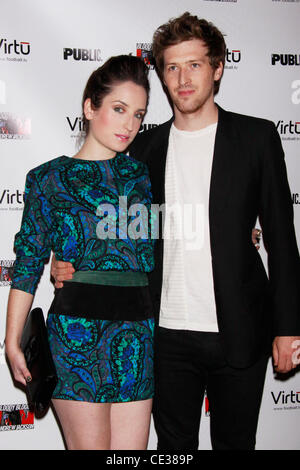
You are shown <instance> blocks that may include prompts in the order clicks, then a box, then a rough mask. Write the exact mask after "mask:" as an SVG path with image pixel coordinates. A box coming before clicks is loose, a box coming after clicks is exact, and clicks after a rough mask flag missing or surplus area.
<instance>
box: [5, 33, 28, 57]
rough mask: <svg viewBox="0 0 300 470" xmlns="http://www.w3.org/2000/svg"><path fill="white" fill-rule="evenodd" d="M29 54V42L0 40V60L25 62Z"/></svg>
mask: <svg viewBox="0 0 300 470" xmlns="http://www.w3.org/2000/svg"><path fill="white" fill-rule="evenodd" d="M29 54H30V42H28V41H17V40H16V39H13V40H9V39H6V38H0V60H8V61H13V62H27V57H28V56H29Z"/></svg>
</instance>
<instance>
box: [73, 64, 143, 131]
mask: <svg viewBox="0 0 300 470" xmlns="http://www.w3.org/2000/svg"><path fill="white" fill-rule="evenodd" d="M148 72H149V70H148V67H147V66H146V64H145V62H144V61H143V60H142V59H141V58H139V57H135V56H132V55H119V56H115V57H111V58H110V59H108V60H107V61H106V62H105V63H104V64H103V65H102V66H101V67H99V68H98V69H97V70H95V71H94V72H93V73H92V75H91V76H90V78H89V79H88V81H87V84H86V87H85V90H84V92H83V97H82V120H83V123H84V126H85V127H84V128H85V131H86V135H87V134H88V132H89V121H88V120H87V119H86V118H85V115H84V112H83V109H84V103H85V101H86V100H87V99H88V98H90V100H91V107H92V109H98V108H100V106H101V104H102V101H103V99H104V98H105V96H106V95H108V94H109V93H110V92H111V91H112V88H113V87H114V86H115V85H117V84H120V83H124V82H133V83H135V84H136V85H140V86H141V87H143V88H144V90H145V91H146V94H147V105H148V101H149V91H150V86H149V80H148Z"/></svg>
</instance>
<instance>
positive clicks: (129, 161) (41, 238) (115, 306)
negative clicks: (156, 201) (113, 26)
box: [6, 56, 154, 449]
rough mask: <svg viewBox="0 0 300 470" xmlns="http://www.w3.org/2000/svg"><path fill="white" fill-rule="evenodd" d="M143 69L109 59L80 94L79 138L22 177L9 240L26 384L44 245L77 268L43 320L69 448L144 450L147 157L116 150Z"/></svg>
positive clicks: (148, 401)
mask: <svg viewBox="0 0 300 470" xmlns="http://www.w3.org/2000/svg"><path fill="white" fill-rule="evenodd" d="M147 74H148V70H147V67H146V66H145V64H144V63H143V61H142V60H140V59H139V58H137V57H132V56H117V57H112V58H111V59H109V60H108V61H107V62H106V63H105V64H104V65H102V66H101V67H100V68H99V69H97V70H96V71H95V72H93V74H92V75H91V76H90V78H89V80H88V82H87V85H86V88H85V91H84V94H83V99H82V108H83V118H84V122H85V126H86V138H85V141H84V143H83V146H82V148H81V149H80V151H79V152H78V153H77V154H76V155H75V156H73V157H68V156H61V157H58V158H54V159H52V160H50V161H48V162H46V163H43V164H41V165H39V166H38V167H36V168H34V169H32V170H30V171H29V173H28V174H27V178H26V186H25V208H24V213H23V218H22V223H21V228H20V231H19V232H18V233H17V234H16V237H15V245H14V246H15V251H16V261H15V265H14V274H13V279H12V285H11V290H10V295H9V300H8V311H7V331H6V352H7V356H8V358H9V361H10V364H11V367H12V371H13V374H14V377H15V379H16V380H17V381H19V382H21V383H23V384H26V382H27V381H30V380H31V376H30V372H29V370H28V369H27V367H26V363H25V359H24V356H23V354H22V352H21V349H20V337H21V334H22V330H23V326H24V323H25V320H26V317H27V314H28V312H29V310H30V308H31V305H32V302H33V299H34V294H35V291H36V288H37V285H38V283H39V280H40V277H41V275H42V272H43V268H44V264H45V263H46V262H47V261H48V259H49V257H50V253H51V251H53V252H54V253H55V256H56V259H58V260H63V261H68V262H70V263H72V264H73V266H74V268H75V274H74V275H73V279H72V280H71V281H66V282H64V285H63V288H61V289H56V291H55V296H54V300H53V302H52V304H51V306H50V309H49V312H48V317H47V327H48V335H49V343H50V348H51V351H52V355H53V359H54V362H55V366H56V369H57V375H58V384H57V386H56V389H55V391H54V394H53V404H54V408H55V411H56V413H57V415H58V418H59V420H60V423H61V426H62V429H63V433H64V437H65V441H66V444H67V448H68V449H145V448H146V447H147V442H148V434H149V424H150V416H151V407H152V397H153V388H154V386H153V330H154V318H153V311H152V305H151V299H150V294H149V288H148V279H147V273H148V272H150V271H152V270H153V267H154V261H153V240H152V238H151V235H150V231H151V224H150V221H149V217H148V216H149V214H150V206H151V187H150V181H149V175H148V170H147V167H146V165H145V164H144V163H142V162H140V161H138V160H136V159H134V158H132V157H129V156H127V155H125V154H124V153H123V152H124V151H125V150H126V148H127V147H128V145H129V144H130V143H131V142H132V140H133V139H134V137H135V136H136V134H137V132H138V131H139V128H140V126H141V122H142V120H143V117H144V115H145V113H146V109H147V104H148V95H149V83H148V76H147Z"/></svg>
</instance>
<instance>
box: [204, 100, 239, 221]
mask: <svg viewBox="0 0 300 470" xmlns="http://www.w3.org/2000/svg"><path fill="white" fill-rule="evenodd" d="M218 111H219V116H218V126H217V132H216V140H215V148H214V156H213V163H212V172H211V181H210V193H209V220H210V227H211V229H212V228H214V227H215V224H216V223H217V221H218V216H219V215H220V214H222V210H223V208H224V205H225V204H226V201H227V200H228V192H229V191H230V187H231V183H232V178H233V175H234V171H233V170H234V167H235V164H236V162H237V158H238V152H237V138H236V131H235V129H234V128H233V125H232V123H231V116H230V113H228V112H226V111H224V110H223V109H222V108H220V107H219V106H218Z"/></svg>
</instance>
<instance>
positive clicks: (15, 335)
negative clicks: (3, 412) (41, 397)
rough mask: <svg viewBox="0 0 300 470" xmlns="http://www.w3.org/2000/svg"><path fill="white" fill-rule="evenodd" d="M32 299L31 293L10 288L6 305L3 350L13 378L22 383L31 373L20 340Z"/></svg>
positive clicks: (28, 379)
mask: <svg viewBox="0 0 300 470" xmlns="http://www.w3.org/2000/svg"><path fill="white" fill-rule="evenodd" d="M32 301H33V295H32V294H29V293H28V292H24V291H21V290H17V289H11V290H10V293H9V297H8V305H7V318H6V336H5V351H6V354H7V357H8V360H9V363H10V365H11V368H12V372H13V375H14V378H15V380H17V382H21V383H22V384H23V385H25V384H26V382H30V380H31V375H30V372H29V370H28V369H27V366H26V361H25V357H24V354H23V353H22V350H21V348H20V342H21V337H22V332H23V328H24V324H25V321H26V318H27V315H28V313H29V310H30V308H31V305H32Z"/></svg>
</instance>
